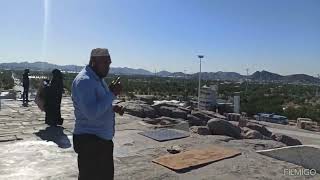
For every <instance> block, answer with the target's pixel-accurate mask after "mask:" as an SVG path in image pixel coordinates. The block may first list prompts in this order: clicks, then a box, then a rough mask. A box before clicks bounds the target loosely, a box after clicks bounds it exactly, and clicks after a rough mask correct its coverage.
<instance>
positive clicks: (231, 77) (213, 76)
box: [0, 62, 320, 83]
mask: <svg viewBox="0 0 320 180" xmlns="http://www.w3.org/2000/svg"><path fill="white" fill-rule="evenodd" d="M25 68H29V69H30V70H34V71H40V70H44V71H51V70H53V69H55V68H57V69H60V70H63V71H73V72H79V71H80V70H81V69H82V68H83V66H77V65H56V64H50V63H47V62H33V63H29V62H20V63H17V62H14V63H0V69H14V70H23V69H25ZM110 73H111V74H119V75H146V76H151V75H156V76H160V77H177V78H184V77H185V78H198V74H199V73H194V74H185V73H183V72H173V73H172V72H169V71H160V72H156V73H152V72H150V71H148V70H145V69H133V68H128V67H111V69H110ZM201 78H202V79H204V80H227V81H241V80H242V81H243V80H246V79H249V80H251V81H263V82H284V83H320V80H319V79H318V78H316V77H313V76H310V75H306V74H292V75H287V76H282V75H279V74H276V73H272V72H268V71H265V70H263V71H256V72H254V73H253V74H252V75H249V76H248V77H247V76H244V75H241V74H239V73H236V72H222V71H218V72H202V73H201Z"/></svg>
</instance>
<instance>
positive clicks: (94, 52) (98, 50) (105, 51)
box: [91, 48, 110, 57]
mask: <svg viewBox="0 0 320 180" xmlns="http://www.w3.org/2000/svg"><path fill="white" fill-rule="evenodd" d="M98 56H110V54H109V51H108V49H106V48H95V49H92V51H91V57H98Z"/></svg>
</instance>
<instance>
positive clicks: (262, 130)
mask: <svg viewBox="0 0 320 180" xmlns="http://www.w3.org/2000/svg"><path fill="white" fill-rule="evenodd" d="M247 127H248V128H250V129H252V130H256V131H259V132H260V133H261V134H262V135H264V136H267V137H270V136H271V135H272V133H271V132H270V131H269V130H268V129H267V128H266V127H265V126H264V125H261V124H257V123H252V122H249V123H247Z"/></svg>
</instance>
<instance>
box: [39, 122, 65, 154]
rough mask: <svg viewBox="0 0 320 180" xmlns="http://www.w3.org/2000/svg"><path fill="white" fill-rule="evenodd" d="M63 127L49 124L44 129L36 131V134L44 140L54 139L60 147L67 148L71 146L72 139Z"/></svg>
mask: <svg viewBox="0 0 320 180" xmlns="http://www.w3.org/2000/svg"><path fill="white" fill-rule="evenodd" d="M63 129H64V128H63V127H59V126H56V127H55V126H49V127H47V128H46V129H44V130H40V131H39V132H36V133H35V135H37V136H38V137H40V138H41V139H42V140H46V141H52V142H54V143H56V144H57V145H58V147H60V148H63V149H66V148H69V147H71V143H70V140H69V138H68V136H67V135H66V134H64V132H63Z"/></svg>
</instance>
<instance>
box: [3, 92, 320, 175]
mask: <svg viewBox="0 0 320 180" xmlns="http://www.w3.org/2000/svg"><path fill="white" fill-rule="evenodd" d="M21 104H22V102H20V101H14V100H2V109H1V110H0V151H1V153H0V179H27V180H29V179H63V180H64V179H77V162H76V154H75V153H74V151H73V149H72V129H73V125H74V115H73V108H72V102H71V99H70V98H69V97H64V98H63V103H62V108H61V109H62V114H63V117H64V119H65V122H64V124H63V128H62V127H60V128H59V127H56V128H49V127H47V126H46V125H45V124H44V113H43V112H41V111H40V110H38V108H37V107H36V105H35V104H34V103H33V102H31V104H30V106H29V107H22V105H21ZM141 104H143V103H141ZM123 105H126V108H127V110H128V111H127V112H130V114H131V115H129V114H125V115H124V116H122V117H120V116H119V117H118V116H117V117H116V136H115V139H114V143H115V150H114V159H115V179H133V180H134V179H149V180H151V179H152V180H156V179H159V180H160V179H183V180H185V179H190V180H194V179H208V180H209V179H210V180H211V179H227V180H228V179H230V180H233V179H244V180H247V179H285V180H286V179H287V180H289V179H320V175H319V174H317V175H316V176H303V177H301V176H288V175H285V174H284V169H287V168H302V167H300V166H297V165H294V164H291V163H287V162H283V161H279V160H276V159H273V158H270V157H266V156H263V155H260V154H257V153H256V152H255V151H256V150H262V149H269V148H276V147H283V146H286V145H285V144H284V143H282V142H279V141H280V140H279V141H275V140H277V139H276V138H275V140H273V139H272V138H271V136H270V137H267V136H265V135H264V133H265V132H264V131H263V130H262V131H261V129H259V128H258V130H259V131H258V130H256V131H257V132H255V131H253V130H252V129H250V128H249V129H245V128H236V127H233V126H232V129H233V130H234V131H232V133H231V134H230V136H235V137H230V136H225V135H221V134H223V133H224V132H225V131H223V132H222V133H221V132H219V131H212V129H213V128H210V126H207V122H208V121H211V120H210V119H212V118H216V121H215V122H214V123H217V121H220V119H219V117H215V115H214V114H210V113H209V114H208V113H207V114H202V115H199V114H197V113H196V112H189V111H188V110H186V109H179V108H178V109H177V108H176V107H170V106H163V107H162V108H161V106H160V107H159V106H158V107H152V106H149V105H145V104H143V105H139V103H138V104H137V103H136V104H135V103H131V104H130V106H131V107H129V106H128V105H127V104H123ZM133 107H134V108H133ZM135 107H137V108H140V110H137V109H135ZM159 110H160V112H159ZM139 111H140V112H139ZM141 111H142V112H141ZM134 113H135V114H134ZM132 114H133V115H134V116H133V115H132ZM163 115H167V116H170V117H171V118H164V117H163ZM220 118H221V117H220ZM185 123H187V124H191V125H197V126H202V128H200V129H201V133H200V134H207V135H199V134H198V132H199V131H200V130H198V129H199V128H192V132H190V134H191V135H190V137H188V138H184V139H179V140H173V141H167V142H157V141H154V140H152V139H149V138H146V137H144V136H141V135H139V134H138V132H141V131H144V130H150V129H153V128H159V127H167V128H173V127H174V128H175V127H177V124H182V125H183V126H179V127H185V126H184V125H185ZM214 123H213V124H214ZM223 123H225V122H223ZM223 123H222V124H223ZM172 124H174V126H173V125H172ZM231 124H232V125H234V123H231ZM219 125H220V124H219ZM226 126H228V127H229V126H230V124H228V125H226ZM223 127H224V126H223ZM246 128H247V127H246ZM194 129H196V130H194ZM260 131H261V132H260ZM217 132H219V133H217ZM248 132H251V133H248ZM239 133H240V134H239ZM212 134H220V135H212ZM267 135H268V133H267ZM238 136H239V137H238ZM245 136H246V138H252V137H255V138H259V139H243V138H244V137H245ZM299 140H300V139H299ZM302 142H303V141H302ZM211 145H216V146H224V147H229V148H233V149H237V150H239V151H240V152H241V153H242V154H241V155H239V156H237V157H234V158H231V159H226V160H223V161H219V162H215V163H212V164H209V165H206V166H203V167H200V168H197V169H193V170H190V171H187V172H184V173H177V172H174V171H172V170H169V169H167V168H165V167H162V166H160V165H158V164H154V163H152V160H153V159H154V158H157V157H159V156H161V155H165V154H168V152H167V149H168V148H169V147H171V146H179V147H181V149H182V151H185V150H189V149H194V148H205V147H208V146H211Z"/></svg>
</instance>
